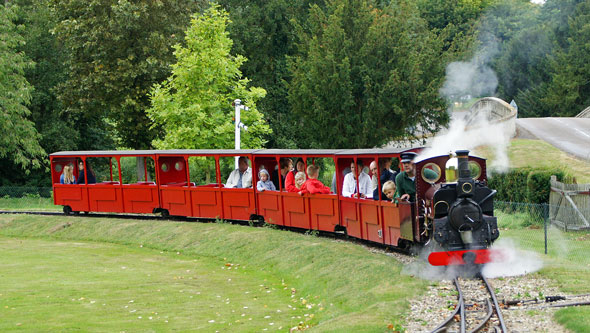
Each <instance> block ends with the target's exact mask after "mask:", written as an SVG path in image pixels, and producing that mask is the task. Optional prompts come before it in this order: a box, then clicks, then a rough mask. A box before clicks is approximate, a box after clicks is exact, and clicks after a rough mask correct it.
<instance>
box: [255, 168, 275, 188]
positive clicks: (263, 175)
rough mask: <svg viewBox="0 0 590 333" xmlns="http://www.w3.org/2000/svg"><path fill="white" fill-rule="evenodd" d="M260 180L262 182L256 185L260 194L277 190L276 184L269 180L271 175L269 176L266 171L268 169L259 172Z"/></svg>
mask: <svg viewBox="0 0 590 333" xmlns="http://www.w3.org/2000/svg"><path fill="white" fill-rule="evenodd" d="M258 178H259V179H260V180H259V181H258V183H256V189H257V190H258V191H259V192H264V191H276V190H277V188H276V187H275V184H273V182H271V181H270V180H269V178H270V175H269V174H268V171H266V169H261V170H260V172H258Z"/></svg>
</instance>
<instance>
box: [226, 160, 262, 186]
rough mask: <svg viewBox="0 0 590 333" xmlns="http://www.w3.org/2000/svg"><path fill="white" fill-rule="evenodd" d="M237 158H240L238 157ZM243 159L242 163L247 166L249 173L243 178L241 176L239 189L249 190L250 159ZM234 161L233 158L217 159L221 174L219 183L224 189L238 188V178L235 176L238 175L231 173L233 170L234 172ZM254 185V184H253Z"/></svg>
mask: <svg viewBox="0 0 590 333" xmlns="http://www.w3.org/2000/svg"><path fill="white" fill-rule="evenodd" d="M238 158H240V156H238ZM244 158H245V160H244V161H245V162H246V163H247V164H248V168H249V169H250V172H249V173H248V174H247V175H246V176H245V177H244V176H242V184H241V187H242V188H251V187H252V181H253V177H252V176H253V175H252V171H253V170H252V162H251V161H250V159H249V158H248V157H244ZM235 160H236V159H235V157H234V156H228V157H220V158H219V168H220V172H221V183H222V184H224V186H225V187H230V188H236V187H239V185H238V183H239V177H238V176H237V175H239V174H237V173H233V172H234V170H236V167H235ZM232 173H233V174H232ZM254 185H256V184H254Z"/></svg>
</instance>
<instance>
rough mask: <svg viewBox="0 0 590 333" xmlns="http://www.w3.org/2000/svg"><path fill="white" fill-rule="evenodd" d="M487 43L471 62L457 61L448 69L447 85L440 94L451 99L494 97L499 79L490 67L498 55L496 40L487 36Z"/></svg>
mask: <svg viewBox="0 0 590 333" xmlns="http://www.w3.org/2000/svg"><path fill="white" fill-rule="evenodd" d="M485 37H486V39H487V41H486V43H485V45H483V46H482V47H481V48H480V50H479V51H478V52H477V54H476V55H475V56H474V57H473V58H472V59H471V60H470V61H455V62H452V63H450V64H449V65H448V66H447V69H446V77H445V83H444V84H443V87H442V88H441V89H440V94H441V95H442V96H444V97H447V98H450V99H456V98H457V97H463V96H467V95H469V96H472V97H479V96H492V95H493V94H494V93H495V92H496V88H497V87H498V77H497V76H496V73H495V72H494V70H493V69H492V68H491V67H490V66H489V63H490V61H491V59H492V58H493V57H494V56H495V55H496V54H497V53H498V44H497V42H495V39H493V38H489V37H490V36H487V35H486V36H485Z"/></svg>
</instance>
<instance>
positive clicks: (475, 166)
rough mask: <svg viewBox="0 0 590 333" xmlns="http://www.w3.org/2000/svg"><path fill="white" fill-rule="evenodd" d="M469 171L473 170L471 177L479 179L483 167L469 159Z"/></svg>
mask: <svg viewBox="0 0 590 333" xmlns="http://www.w3.org/2000/svg"><path fill="white" fill-rule="evenodd" d="M468 166H469V171H470V172H471V178H473V179H478V178H479V177H480V176H481V167H480V166H479V164H478V163H477V162H475V161H469V163H468Z"/></svg>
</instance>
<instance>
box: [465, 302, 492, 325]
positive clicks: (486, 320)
mask: <svg viewBox="0 0 590 333" xmlns="http://www.w3.org/2000/svg"><path fill="white" fill-rule="evenodd" d="M486 301H487V306H488V313H487V314H486V317H485V318H484V320H483V321H482V322H481V323H480V324H479V326H477V327H476V328H474V329H473V330H471V331H469V333H475V332H479V330H481V329H482V328H483V327H484V326H485V325H486V323H487V322H488V321H490V318H492V315H493V314H494V308H493V307H492V302H490V300H489V299H486Z"/></svg>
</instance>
